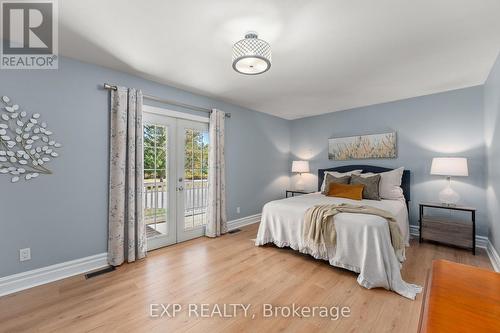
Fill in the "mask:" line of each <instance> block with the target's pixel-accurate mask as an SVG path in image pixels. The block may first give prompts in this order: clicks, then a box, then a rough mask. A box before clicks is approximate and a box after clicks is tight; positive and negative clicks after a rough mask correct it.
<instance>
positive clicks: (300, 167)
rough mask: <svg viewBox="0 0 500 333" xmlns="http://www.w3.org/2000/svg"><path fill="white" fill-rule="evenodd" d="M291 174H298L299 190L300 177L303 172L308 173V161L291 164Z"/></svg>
mask: <svg viewBox="0 0 500 333" xmlns="http://www.w3.org/2000/svg"><path fill="white" fill-rule="evenodd" d="M292 172H293V173H298V174H299V180H298V181H297V189H301V188H300V187H301V186H302V179H301V178H302V177H301V175H302V174H303V173H304V172H309V161H293V162H292Z"/></svg>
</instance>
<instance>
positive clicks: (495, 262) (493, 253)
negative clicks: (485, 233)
mask: <svg viewBox="0 0 500 333" xmlns="http://www.w3.org/2000/svg"><path fill="white" fill-rule="evenodd" d="M486 253H488V257H490V261H491V265H492V266H493V269H494V270H495V272H500V256H499V255H498V252H497V250H495V248H494V247H493V244H491V242H490V241H488V246H487V247H486Z"/></svg>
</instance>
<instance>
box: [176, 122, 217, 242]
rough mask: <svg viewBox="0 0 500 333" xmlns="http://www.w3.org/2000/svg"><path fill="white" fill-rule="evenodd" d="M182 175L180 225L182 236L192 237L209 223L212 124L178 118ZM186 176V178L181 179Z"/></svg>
mask: <svg viewBox="0 0 500 333" xmlns="http://www.w3.org/2000/svg"><path fill="white" fill-rule="evenodd" d="M178 141H179V142H182V143H183V147H182V149H180V150H179V161H180V163H179V167H180V168H181V170H182V176H181V177H179V182H181V187H182V188H183V192H184V193H183V194H182V197H181V199H180V200H179V202H178V205H177V209H178V211H179V212H184V214H183V215H184V216H180V219H179V221H178V226H177V228H178V229H177V234H178V239H182V240H184V239H190V238H193V237H198V236H201V235H203V227H204V225H205V224H206V223H207V217H206V212H207V202H208V160H207V158H208V144H209V142H208V124H206V123H199V122H195V121H188V120H179V121H178ZM181 178H182V180H181Z"/></svg>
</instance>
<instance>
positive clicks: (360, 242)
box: [255, 192, 422, 299]
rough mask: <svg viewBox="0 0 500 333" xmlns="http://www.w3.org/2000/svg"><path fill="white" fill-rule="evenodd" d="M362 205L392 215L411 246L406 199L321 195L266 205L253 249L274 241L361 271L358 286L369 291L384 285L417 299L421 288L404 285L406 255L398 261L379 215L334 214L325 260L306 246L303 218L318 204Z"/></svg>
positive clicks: (311, 195)
mask: <svg viewBox="0 0 500 333" xmlns="http://www.w3.org/2000/svg"><path fill="white" fill-rule="evenodd" d="M344 202H345V203H350V204H358V205H359V204H362V205H368V206H373V207H376V208H380V209H384V210H387V211H389V212H391V213H392V214H393V215H394V216H395V217H396V220H397V221H398V224H399V226H400V228H401V232H402V234H403V237H404V239H406V245H407V246H408V245H409V243H408V241H409V226H408V211H407V208H406V203H405V202H404V200H381V201H375V200H362V201H357V200H350V199H343V198H335V197H327V196H324V195H322V194H321V193H319V192H318V193H313V194H307V195H301V196H297V197H292V198H288V199H282V200H276V201H271V202H269V203H267V204H266V205H265V206H264V208H263V209H262V220H261V223H260V226H259V231H258V234H257V238H256V240H255V245H257V246H258V245H264V244H267V243H274V244H275V245H277V246H279V247H286V246H288V247H291V248H292V249H294V250H298V251H300V252H302V253H307V254H310V255H312V256H313V257H315V258H316V259H324V260H328V261H329V263H330V265H333V266H337V267H342V268H346V269H348V270H351V271H354V272H356V273H359V276H358V279H357V281H358V283H359V284H360V285H361V286H363V287H365V288H368V289H370V288H376V287H382V288H385V289H388V290H393V291H395V292H397V293H398V294H400V295H402V296H404V297H407V298H410V299H415V296H416V294H417V293H419V292H421V290H422V288H421V287H420V286H417V285H414V284H410V283H406V282H405V281H403V279H402V277H401V273H400V269H401V262H402V261H403V260H404V259H405V258H404V255H403V256H400V258H398V257H397V256H396V254H395V251H394V248H393V247H392V244H391V236H390V233H389V226H388V224H387V221H386V220H385V219H384V218H382V217H380V216H376V215H367V214H354V213H340V214H338V215H336V216H335V229H336V231H337V246H336V249H335V250H331V253H330V252H329V253H328V254H327V255H326V256H325V254H320V253H313V251H311V249H310V248H308V247H307V246H305V245H304V244H303V242H302V239H303V237H302V230H303V225H304V214H305V212H306V210H307V209H308V208H310V207H312V206H314V205H318V204H328V203H332V204H338V203H344Z"/></svg>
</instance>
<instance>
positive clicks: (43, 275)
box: [0, 253, 108, 296]
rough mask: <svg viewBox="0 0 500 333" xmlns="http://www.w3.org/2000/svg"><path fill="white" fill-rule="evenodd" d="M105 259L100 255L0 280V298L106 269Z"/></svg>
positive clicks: (106, 262) (102, 254)
mask: <svg viewBox="0 0 500 333" xmlns="http://www.w3.org/2000/svg"><path fill="white" fill-rule="evenodd" d="M107 257H108V254H107V253H100V254H96V255H93V256H89V257H85V258H80V259H76V260H71V261H66V262H63V263H60V264H55V265H51V266H46V267H42V268H38V269H33V270H31V271H27V272H22V273H18V274H14V275H9V276H6V277H3V278H0V296H4V295H8V294H12V293H15V292H18V291H21V290H24V289H28V288H32V287H36V286H39V285H42V284H46V283H49V282H54V281H57V280H61V279H65V278H68V277H70V276H74V275H78V274H82V273H86V272H89V271H92V270H95V269H99V268H103V267H107V266H108V259H107Z"/></svg>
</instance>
